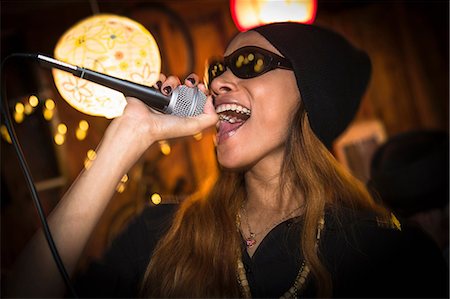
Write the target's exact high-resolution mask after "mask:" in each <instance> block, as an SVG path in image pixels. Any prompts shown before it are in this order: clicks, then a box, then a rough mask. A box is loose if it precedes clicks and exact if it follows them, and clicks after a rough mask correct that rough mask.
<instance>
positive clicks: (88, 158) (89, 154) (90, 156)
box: [84, 149, 97, 170]
mask: <svg viewBox="0 0 450 299" xmlns="http://www.w3.org/2000/svg"><path fill="white" fill-rule="evenodd" d="M95 158H97V153H96V152H95V151H94V150H93V149H90V150H88V151H87V153H86V159H84V168H85V169H86V170H88V169H89V168H90V167H91V165H92V161H94V160H95Z"/></svg>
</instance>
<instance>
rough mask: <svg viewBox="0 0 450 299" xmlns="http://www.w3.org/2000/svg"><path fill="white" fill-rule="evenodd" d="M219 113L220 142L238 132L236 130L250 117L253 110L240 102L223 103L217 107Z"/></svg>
mask: <svg viewBox="0 0 450 299" xmlns="http://www.w3.org/2000/svg"><path fill="white" fill-rule="evenodd" d="M216 113H217V114H219V129H218V132H217V137H218V143H221V142H223V141H225V140H226V139H227V138H229V137H231V136H233V135H234V134H236V131H237V130H238V129H239V128H240V127H242V125H243V124H244V123H245V122H246V121H247V120H248V119H249V118H250V115H251V110H250V109H248V108H246V107H244V106H241V105H238V104H222V105H219V106H217V107H216Z"/></svg>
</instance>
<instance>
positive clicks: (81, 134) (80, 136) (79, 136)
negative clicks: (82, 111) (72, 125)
mask: <svg viewBox="0 0 450 299" xmlns="http://www.w3.org/2000/svg"><path fill="white" fill-rule="evenodd" d="M86 135H87V134H86V131H83V130H81V129H80V128H77V130H76V131H75V137H77V139H78V140H80V141H81V140H84V139H85V138H86Z"/></svg>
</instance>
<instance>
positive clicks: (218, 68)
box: [205, 60, 226, 85]
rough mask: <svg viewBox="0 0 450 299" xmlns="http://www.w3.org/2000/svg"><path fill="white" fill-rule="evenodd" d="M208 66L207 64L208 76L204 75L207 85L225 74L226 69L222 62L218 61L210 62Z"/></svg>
mask: <svg viewBox="0 0 450 299" xmlns="http://www.w3.org/2000/svg"><path fill="white" fill-rule="evenodd" d="M208 64H209V66H208V74H206V75H207V78H206V80H205V81H206V82H207V83H208V85H209V84H210V83H211V82H212V80H214V79H215V78H217V77H219V76H220V75H222V74H223V73H224V72H225V70H226V67H225V64H224V63H223V61H219V60H212V61H210V62H209V63H208Z"/></svg>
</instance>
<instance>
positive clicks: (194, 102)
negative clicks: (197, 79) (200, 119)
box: [171, 85, 206, 116]
mask: <svg viewBox="0 0 450 299" xmlns="http://www.w3.org/2000/svg"><path fill="white" fill-rule="evenodd" d="M173 96H174V97H175V103H174V106H173V108H172V112H171V114H173V115H178V116H196V115H199V114H201V113H203V107H204V106H205V103H206V95H205V94H204V93H203V92H201V91H200V90H199V89H198V88H197V87H195V88H191V87H187V86H186V85H181V86H179V87H178V88H177V89H176V90H175V91H174V94H173Z"/></svg>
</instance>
